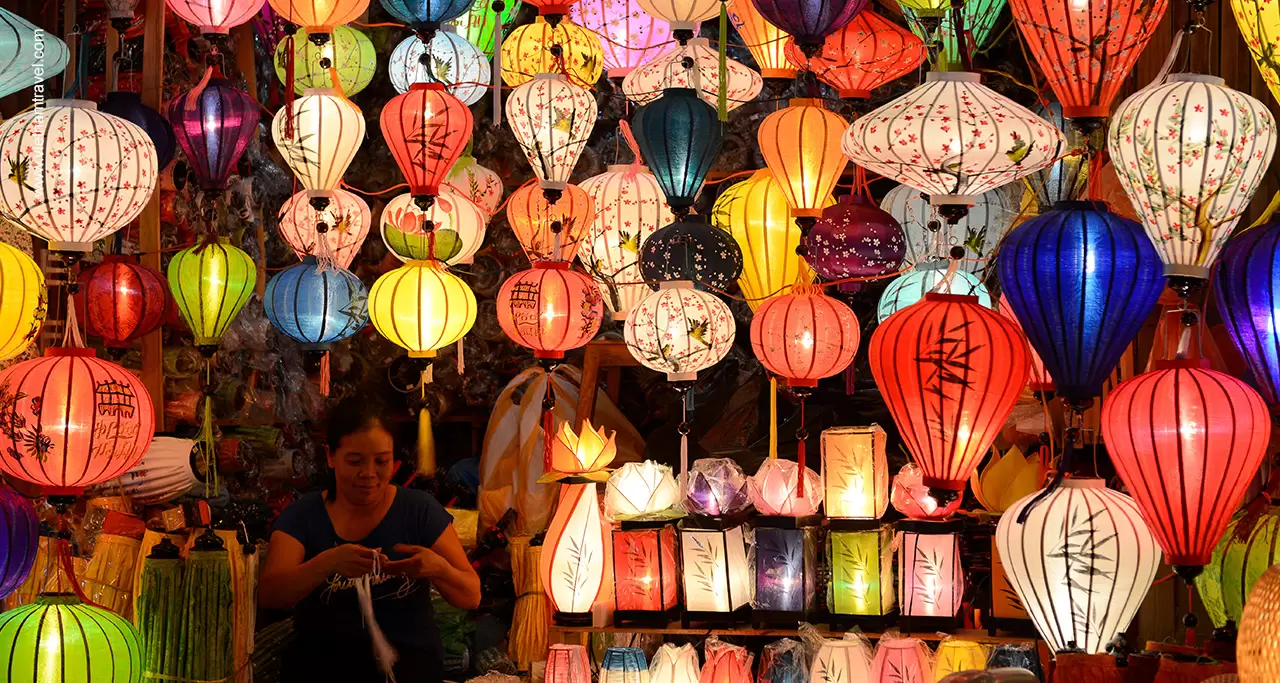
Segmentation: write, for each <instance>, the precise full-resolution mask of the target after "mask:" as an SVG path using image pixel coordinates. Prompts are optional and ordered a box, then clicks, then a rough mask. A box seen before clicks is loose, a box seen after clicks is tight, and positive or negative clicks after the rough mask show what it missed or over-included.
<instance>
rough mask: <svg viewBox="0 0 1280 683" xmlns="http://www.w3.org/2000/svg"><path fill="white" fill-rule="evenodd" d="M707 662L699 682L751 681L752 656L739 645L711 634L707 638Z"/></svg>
mask: <svg viewBox="0 0 1280 683" xmlns="http://www.w3.org/2000/svg"><path fill="white" fill-rule="evenodd" d="M706 655H707V663H706V664H703V665H702V676H701V678H700V680H699V683H751V660H752V659H753V658H754V656H753V655H752V654H751V653H750V652H748V651H747V648H745V647H742V646H741V645H730V644H728V643H725V642H722V641H721V640H720V639H718V638H716V637H715V636H712V637H711V638H708V639H707V645H706Z"/></svg>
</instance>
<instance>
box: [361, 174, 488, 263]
mask: <svg viewBox="0 0 1280 683" xmlns="http://www.w3.org/2000/svg"><path fill="white" fill-rule="evenodd" d="M485 218H486V216H485V214H484V211H483V210H481V208H480V207H478V206H476V205H475V204H474V203H473V202H472V201H471V200H469V199H467V198H466V197H463V196H462V195H460V194H458V193H457V192H455V191H454V190H453V189H452V188H449V187H444V188H441V190H440V196H439V197H437V198H436V201H435V203H434V204H432V205H431V208H429V209H427V210H426V211H423V210H422V209H419V208H418V206H417V204H414V203H413V195H410V194H402V195H400V196H398V197H396V198H395V199H392V200H391V201H389V202H387V205H386V206H384V207H383V208H382V217H381V219H380V220H381V222H382V241H383V243H384V244H386V245H387V248H388V249H390V250H391V253H392V254H394V255H395V256H396V258H398V259H400V260H401V261H412V260H415V259H417V260H421V259H427V258H434V259H437V260H439V261H444V262H445V263H447V264H450V265H453V264H458V263H471V262H472V260H473V259H474V258H475V255H476V252H477V251H480V245H481V243H482V242H484V235H485ZM428 228H430V229H428ZM432 243H434V244H435V253H434V254H433V253H431V245H432Z"/></svg>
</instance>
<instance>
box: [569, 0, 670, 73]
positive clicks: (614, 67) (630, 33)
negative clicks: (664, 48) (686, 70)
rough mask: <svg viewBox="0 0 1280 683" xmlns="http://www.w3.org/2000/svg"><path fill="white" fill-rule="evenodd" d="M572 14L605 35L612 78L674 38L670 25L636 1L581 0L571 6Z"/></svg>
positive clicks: (629, 69)
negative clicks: (645, 10) (652, 14)
mask: <svg viewBox="0 0 1280 683" xmlns="http://www.w3.org/2000/svg"><path fill="white" fill-rule="evenodd" d="M569 17H570V18H571V19H573V22H574V23H575V24H578V25H579V26H582V27H583V28H585V29H587V30H588V31H592V32H594V33H596V34H598V35H600V36H601V37H602V39H601V41H600V42H601V45H602V46H603V48H604V68H605V69H607V72H608V75H609V78H622V77H623V76H626V75H627V74H629V73H631V70H632V69H634V68H636V67H638V66H640V65H641V64H644V63H645V62H647V61H649V60H651V59H652V58H653V57H654V56H656V55H657V54H658V52H659V51H660V50H661V48H660V47H659V46H660V45H662V44H664V43H666V42H667V41H668V40H670V39H671V27H670V26H669V25H668V24H667V23H666V22H664V21H660V20H658V19H654V18H653V17H651V16H649V15H647V14H645V13H644V12H642V11H640V8H639V7H638V3H637V2H635V0H578V2H575V3H573V5H571V6H570V7H569Z"/></svg>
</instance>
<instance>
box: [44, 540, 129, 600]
mask: <svg viewBox="0 0 1280 683" xmlns="http://www.w3.org/2000/svg"><path fill="white" fill-rule="evenodd" d="M58 562H59V564H61V565H62V571H63V573H65V574H66V575H67V583H69V584H71V590H72V591H73V592H74V593H75V594H76V597H77V598H80V602H83V603H84V604H86V605H89V606H90V607H97V608H98V609H104V610H107V611H108V612H114V611H115V610H112V609H109V608H107V607H103V606H102V605H99V604H98V603H96V602H94V601H92V600H90V599H89V596H87V595H85V594H84V589H83V588H81V587H80V580H79V579H77V578H76V565H75V562H74V561H72V559H71V543H70V542H69V541H67V539H65V538H62V539H58Z"/></svg>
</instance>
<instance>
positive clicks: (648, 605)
mask: <svg viewBox="0 0 1280 683" xmlns="http://www.w3.org/2000/svg"><path fill="white" fill-rule="evenodd" d="M679 502H680V487H679V486H678V485H677V484H676V480H675V479H674V478H673V477H672V476H671V468H670V467H668V466H666V465H659V464H658V463H656V462H653V461H651V460H646V461H644V462H629V463H627V464H625V465H623V466H622V467H621V468H619V469H617V470H615V471H614V473H613V474H612V475H610V476H609V483H608V484H607V485H606V487H605V494H604V512H605V516H607V517H609V518H610V519H613V520H616V521H617V522H618V524H619V528H616V529H614V530H613V532H612V537H613V577H614V585H615V589H614V600H615V608H616V609H615V610H614V614H613V619H614V623H617V624H621V623H651V624H657V623H661V624H662V625H664V626H665V625H666V624H668V623H670V621H671V619H672V618H673V617H674V616H675V614H674V611H675V608H676V607H678V606H679V604H680V585H679V584H680V571H679V564H678V563H677V562H676V529H675V519H676V518H677V515H678V514H679V513H678V511H677V510H676V509H675V506H676V505H677V504H679Z"/></svg>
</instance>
